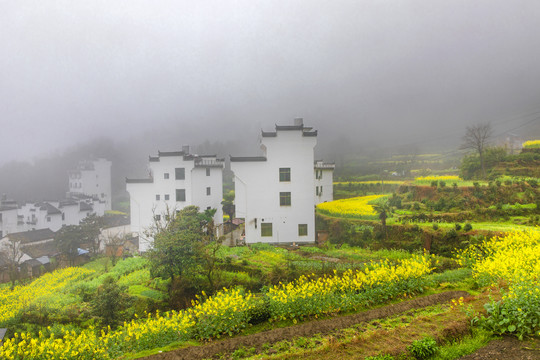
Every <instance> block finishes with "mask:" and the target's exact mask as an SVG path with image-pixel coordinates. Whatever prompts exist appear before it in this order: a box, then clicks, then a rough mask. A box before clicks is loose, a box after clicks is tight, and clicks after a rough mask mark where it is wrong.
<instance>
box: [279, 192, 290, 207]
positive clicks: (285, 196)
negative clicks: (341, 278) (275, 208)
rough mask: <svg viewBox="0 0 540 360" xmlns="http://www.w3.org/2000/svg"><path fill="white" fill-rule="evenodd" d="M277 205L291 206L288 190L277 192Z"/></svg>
mask: <svg viewBox="0 0 540 360" xmlns="http://www.w3.org/2000/svg"><path fill="white" fill-rule="evenodd" d="M279 205H281V206H291V193H290V192H280V193H279Z"/></svg>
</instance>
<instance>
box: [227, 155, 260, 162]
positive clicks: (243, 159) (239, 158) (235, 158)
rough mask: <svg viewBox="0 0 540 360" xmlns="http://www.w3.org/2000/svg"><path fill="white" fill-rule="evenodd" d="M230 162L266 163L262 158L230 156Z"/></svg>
mask: <svg viewBox="0 0 540 360" xmlns="http://www.w3.org/2000/svg"><path fill="white" fill-rule="evenodd" d="M231 161H232V162H247V161H266V157H264V156H231Z"/></svg>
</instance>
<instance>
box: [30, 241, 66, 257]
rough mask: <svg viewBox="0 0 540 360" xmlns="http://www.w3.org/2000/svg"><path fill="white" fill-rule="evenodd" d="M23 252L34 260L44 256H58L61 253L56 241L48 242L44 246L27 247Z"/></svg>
mask: <svg viewBox="0 0 540 360" xmlns="http://www.w3.org/2000/svg"><path fill="white" fill-rule="evenodd" d="M21 250H22V252H23V253H25V254H26V255H28V256H30V257H31V258H34V259H36V258H39V257H42V256H49V257H51V256H56V255H58V254H59V253H60V252H59V251H58V248H57V246H56V243H55V242H54V241H47V242H45V243H42V244H35V245H27V246H25V247H23V248H22V249H21Z"/></svg>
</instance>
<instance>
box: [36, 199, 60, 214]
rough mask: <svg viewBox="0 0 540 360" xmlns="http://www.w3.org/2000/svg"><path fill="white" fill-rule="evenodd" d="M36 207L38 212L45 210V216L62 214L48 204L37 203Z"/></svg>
mask: <svg viewBox="0 0 540 360" xmlns="http://www.w3.org/2000/svg"><path fill="white" fill-rule="evenodd" d="M37 206H39V210H46V211H47V215H54V214H61V213H62V212H61V211H60V210H58V208H56V207H55V206H52V205H51V204H49V203H48V202H43V203H39V204H37Z"/></svg>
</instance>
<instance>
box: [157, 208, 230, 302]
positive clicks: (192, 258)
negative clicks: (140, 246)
mask: <svg viewBox="0 0 540 360" xmlns="http://www.w3.org/2000/svg"><path fill="white" fill-rule="evenodd" d="M215 212H216V210H215V209H210V210H205V211H204V212H199V208H198V207H196V206H188V207H185V208H184V209H182V210H180V211H178V213H177V214H176V215H175V216H174V218H173V219H172V220H171V221H170V222H169V223H168V224H167V226H166V227H165V228H162V229H161V231H159V232H158V233H156V234H155V235H154V243H153V246H152V249H151V250H150V251H149V252H148V255H147V256H148V259H149V262H150V271H151V274H152V276H154V277H157V276H159V277H162V278H171V285H173V284H174V283H175V280H177V279H184V280H186V281H188V282H193V281H194V280H195V279H196V278H197V277H198V276H204V277H205V278H206V279H207V280H208V284H209V285H210V287H211V288H212V290H214V286H215V281H214V276H215V272H216V269H217V264H218V257H217V251H218V250H219V247H220V246H221V242H220V241H216V239H215V229H214V220H213V216H214V215H215ZM171 290H172V289H171V288H170V289H169V291H171Z"/></svg>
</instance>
